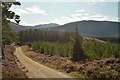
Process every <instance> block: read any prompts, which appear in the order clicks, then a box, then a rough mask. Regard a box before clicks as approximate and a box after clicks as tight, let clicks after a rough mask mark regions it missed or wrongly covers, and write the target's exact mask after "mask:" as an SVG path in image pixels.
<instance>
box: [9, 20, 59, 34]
mask: <svg viewBox="0 0 120 80" xmlns="http://www.w3.org/2000/svg"><path fill="white" fill-rule="evenodd" d="M9 25H10V27H11V29H12V31H15V32H18V31H21V30H27V29H45V28H48V27H56V26H59V25H58V24H55V23H50V24H42V25H35V26H22V25H18V24H16V23H14V22H10V24H9Z"/></svg>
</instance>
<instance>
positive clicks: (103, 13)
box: [11, 0, 118, 25]
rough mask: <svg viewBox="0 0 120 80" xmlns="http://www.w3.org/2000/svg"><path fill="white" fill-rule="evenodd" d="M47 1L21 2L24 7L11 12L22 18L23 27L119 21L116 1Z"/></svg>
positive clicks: (18, 7) (14, 7)
mask: <svg viewBox="0 0 120 80" xmlns="http://www.w3.org/2000/svg"><path fill="white" fill-rule="evenodd" d="M32 1H33V0H32ZM47 1H48V0H47ZM47 1H46V2H45V1H44V2H42V1H40V0H39V1H37V0H36V1H35V0H34V2H28V1H27V0H24V1H22V0H21V1H20V2H21V4H22V5H21V6H12V8H11V10H13V11H14V12H15V13H16V14H19V15H20V16H21V22H20V24H21V25H38V24H48V23H57V24H60V25H63V24H66V23H69V22H75V21H81V20H97V21H118V2H117V1H118V0H114V2H113V1H112V0H87V1H89V2H85V0H84V2H81V1H80V0H79V2H78V1H77V0H75V1H73V2H68V0H64V1H66V2H53V1H51V2H49V1H50V0H49V1H48V2H47ZM58 1H59V0H58ZM97 1H98V2H97ZM107 1H109V2H107ZM110 1H111V2H110Z"/></svg>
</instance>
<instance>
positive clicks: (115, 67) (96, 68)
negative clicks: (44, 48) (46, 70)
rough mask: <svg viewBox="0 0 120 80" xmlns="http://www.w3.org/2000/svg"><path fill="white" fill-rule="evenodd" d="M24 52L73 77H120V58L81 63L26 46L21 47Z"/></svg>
mask: <svg viewBox="0 0 120 80" xmlns="http://www.w3.org/2000/svg"><path fill="white" fill-rule="evenodd" d="M22 49H23V51H24V52H25V54H26V55H27V56H28V57H30V58H32V59H33V60H35V61H37V62H40V63H41V64H44V65H46V66H49V67H51V68H55V69H58V70H60V71H65V72H67V73H69V74H71V75H74V76H75V77H80V78H117V79H119V78H120V59H119V58H105V59H101V60H91V61H85V62H81V63H77V62H76V63H74V62H72V61H71V60H69V59H67V58H63V57H60V56H50V55H48V54H40V53H36V52H34V51H33V49H32V48H29V47H27V46H24V47H22Z"/></svg>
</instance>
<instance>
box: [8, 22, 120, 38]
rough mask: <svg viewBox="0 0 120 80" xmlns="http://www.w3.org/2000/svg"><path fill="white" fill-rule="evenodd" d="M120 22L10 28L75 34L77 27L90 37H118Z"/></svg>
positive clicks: (12, 25) (13, 28) (11, 24)
mask: <svg viewBox="0 0 120 80" xmlns="http://www.w3.org/2000/svg"><path fill="white" fill-rule="evenodd" d="M119 25H120V23H119V22H110V21H92V20H90V21H77V22H72V23H68V24H65V25H58V24H54V23H51V24H44V25H36V26H21V25H17V24H15V23H13V22H11V23H10V26H11V28H12V30H13V31H16V32H17V31H20V30H26V29H49V30H60V31H70V32H74V31H75V28H76V27H77V28H78V30H79V33H80V34H81V35H84V36H88V37H115V38H116V37H118V35H119V34H120V32H119V28H118V27H119Z"/></svg>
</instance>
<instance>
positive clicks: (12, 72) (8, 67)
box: [2, 45, 27, 78]
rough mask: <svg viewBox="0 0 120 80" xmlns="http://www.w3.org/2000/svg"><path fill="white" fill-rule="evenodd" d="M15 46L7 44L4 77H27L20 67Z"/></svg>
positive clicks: (3, 68)
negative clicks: (15, 53) (15, 54)
mask: <svg viewBox="0 0 120 80" xmlns="http://www.w3.org/2000/svg"><path fill="white" fill-rule="evenodd" d="M14 51H15V48H14V47H13V46H11V45H5V48H4V58H3V60H2V77H3V78H26V77H27V76H26V75H25V73H24V72H23V71H22V69H21V68H19V67H18V65H17V63H16V62H15V60H16V59H17V58H16V57H15V56H14V54H13V53H14Z"/></svg>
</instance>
